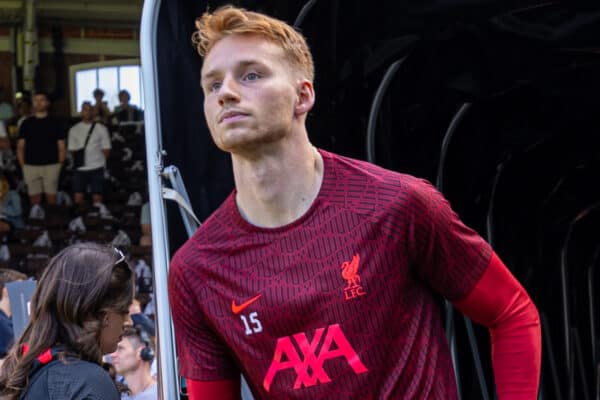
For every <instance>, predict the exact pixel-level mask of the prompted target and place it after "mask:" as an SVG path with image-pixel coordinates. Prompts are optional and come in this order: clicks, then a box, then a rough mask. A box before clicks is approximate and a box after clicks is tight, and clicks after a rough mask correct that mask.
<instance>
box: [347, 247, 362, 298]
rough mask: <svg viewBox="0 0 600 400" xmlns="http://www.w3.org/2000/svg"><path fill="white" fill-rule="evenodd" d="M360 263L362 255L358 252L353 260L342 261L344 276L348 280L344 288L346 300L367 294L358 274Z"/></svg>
mask: <svg viewBox="0 0 600 400" xmlns="http://www.w3.org/2000/svg"><path fill="white" fill-rule="evenodd" d="M359 264H360V256H359V255H358V253H357V254H355V255H354V256H353V257H352V260H351V261H344V262H343V263H342V278H344V279H345V280H346V282H347V285H346V287H345V288H344V297H345V298H346V300H351V299H353V298H355V297H358V296H364V295H365V294H367V292H365V289H363V287H362V285H361V284H360V275H358V266H359Z"/></svg>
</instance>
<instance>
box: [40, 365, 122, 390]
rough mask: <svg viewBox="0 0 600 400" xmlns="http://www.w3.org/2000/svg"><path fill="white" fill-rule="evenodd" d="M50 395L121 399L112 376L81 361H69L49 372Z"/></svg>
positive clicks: (97, 367)
mask: <svg viewBox="0 0 600 400" xmlns="http://www.w3.org/2000/svg"><path fill="white" fill-rule="evenodd" d="M47 382H48V390H49V393H56V394H57V395H58V394H60V395H61V396H64V397H60V396H59V397H56V398H65V399H80V398H81V399H87V398H89V399H119V393H118V391H117V388H116V386H115V384H114V382H113V380H112V379H111V377H110V375H108V373H107V372H106V371H105V370H104V368H102V367H101V366H100V365H98V364H95V363H92V362H89V361H84V360H80V359H75V358H73V359H67V360H64V361H59V362H57V363H55V364H54V366H53V368H49V370H48V378H47Z"/></svg>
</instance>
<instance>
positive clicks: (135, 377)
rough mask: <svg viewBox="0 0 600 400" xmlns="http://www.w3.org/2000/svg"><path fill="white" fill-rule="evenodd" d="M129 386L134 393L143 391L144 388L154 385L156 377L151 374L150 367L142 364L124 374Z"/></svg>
mask: <svg viewBox="0 0 600 400" xmlns="http://www.w3.org/2000/svg"><path fill="white" fill-rule="evenodd" d="M123 377H124V378H125V382H127V387H128V388H129V390H131V394H132V395H134V396H135V395H137V394H139V393H142V392H143V391H144V390H146V389H148V388H149V387H150V386H152V384H153V383H155V382H154V379H152V377H151V376H150V367H149V366H142V367H140V368H138V369H136V370H135V371H131V372H128V373H126V374H124V375H123Z"/></svg>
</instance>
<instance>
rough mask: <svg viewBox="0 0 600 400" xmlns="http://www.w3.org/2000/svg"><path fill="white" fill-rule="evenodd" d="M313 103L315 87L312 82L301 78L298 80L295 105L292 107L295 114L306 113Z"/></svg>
mask: <svg viewBox="0 0 600 400" xmlns="http://www.w3.org/2000/svg"><path fill="white" fill-rule="evenodd" d="M314 104H315V89H314V87H313V84H312V83H311V82H310V81H308V80H306V79H302V80H301V81H300V82H298V89H297V98H296V106H295V107H294V114H295V115H302V114H307V113H308V112H309V111H310V110H311V109H312V108H313V106H314Z"/></svg>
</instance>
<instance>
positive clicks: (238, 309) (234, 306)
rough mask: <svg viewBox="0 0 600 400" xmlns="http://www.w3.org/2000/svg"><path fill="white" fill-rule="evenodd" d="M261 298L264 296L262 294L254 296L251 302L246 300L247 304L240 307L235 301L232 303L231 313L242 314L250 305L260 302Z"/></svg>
mask: <svg viewBox="0 0 600 400" xmlns="http://www.w3.org/2000/svg"><path fill="white" fill-rule="evenodd" d="M260 296H262V293H259V294H257V295H256V296H254V297H253V298H251V299H250V300H246V301H245V302H243V303H242V304H240V305H239V306H238V305H237V304H235V300H233V301H232V302H231V311H233V313H234V314H239V313H241V312H242V311H244V308H246V307H248V306H249V305H250V304H252V303H254V302H255V301H256V300H258V299H259V298H260Z"/></svg>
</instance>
